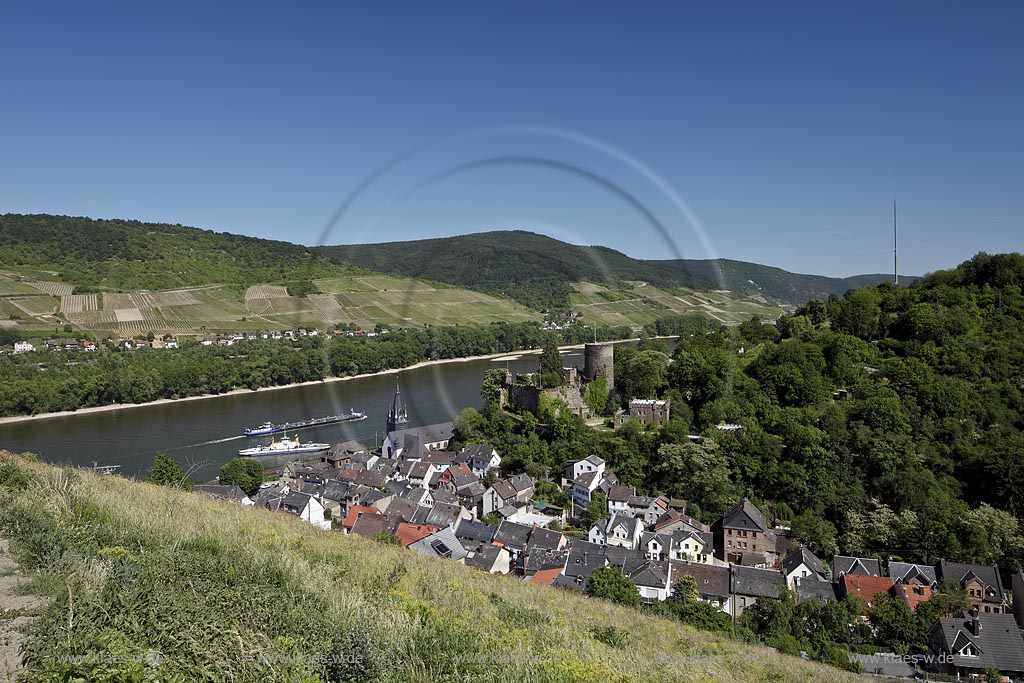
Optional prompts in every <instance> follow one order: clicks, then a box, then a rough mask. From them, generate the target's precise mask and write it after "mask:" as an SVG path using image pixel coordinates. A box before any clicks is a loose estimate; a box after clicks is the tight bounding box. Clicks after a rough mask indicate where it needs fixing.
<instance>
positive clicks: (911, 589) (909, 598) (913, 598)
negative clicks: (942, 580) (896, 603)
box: [893, 583, 933, 612]
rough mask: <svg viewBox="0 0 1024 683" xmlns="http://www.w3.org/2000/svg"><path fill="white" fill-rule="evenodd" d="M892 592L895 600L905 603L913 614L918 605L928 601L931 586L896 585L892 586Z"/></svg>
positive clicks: (930, 594) (930, 595)
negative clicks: (894, 594)
mask: <svg viewBox="0 0 1024 683" xmlns="http://www.w3.org/2000/svg"><path fill="white" fill-rule="evenodd" d="M893 592H895V593H896V597H897V598H899V599H900V600H902V601H903V602H905V603H907V605H909V606H910V609H911V611H914V612H916V611H917V606H918V605H920V604H921V603H922V602H926V601H927V600H930V599H931V597H932V595H933V593H932V587H931V586H921V585H917V584H905V583H897V584H896V585H895V586H893Z"/></svg>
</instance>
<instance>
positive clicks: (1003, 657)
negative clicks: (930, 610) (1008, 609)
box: [932, 613, 1024, 673]
mask: <svg viewBox="0 0 1024 683" xmlns="http://www.w3.org/2000/svg"><path fill="white" fill-rule="evenodd" d="M978 620H979V622H980V623H981V633H979V634H977V635H975V634H974V632H973V631H972V629H971V619H970V616H968V617H966V618H964V617H959V618H943V619H939V620H938V621H937V622H936V624H935V625H934V626H932V629H933V631H934V630H937V631H939V632H940V633H938V634H937V635H941V638H942V641H944V645H943V648H942V649H943V652H944V653H947V654H952V655H953V664H954V665H955V666H958V667H968V668H971V669H985V668H989V667H991V668H993V669H999V670H1000V671H1005V672H1019V673H1024V640H1022V639H1021V635H1020V631H1019V630H1017V622H1016V621H1015V620H1014V618H1013V615H1012V614H988V613H982V614H979V615H978ZM968 643H970V644H972V645H973V646H974V648H975V649H976V650H977V652H978V655H977V656H976V657H964V656H961V655H960V654H959V653H960V651H961V650H962V649H963V648H964V646H966V645H967V644H968Z"/></svg>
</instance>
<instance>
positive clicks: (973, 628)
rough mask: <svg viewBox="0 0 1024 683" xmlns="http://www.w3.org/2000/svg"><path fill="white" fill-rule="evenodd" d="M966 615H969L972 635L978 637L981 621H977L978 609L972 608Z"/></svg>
mask: <svg viewBox="0 0 1024 683" xmlns="http://www.w3.org/2000/svg"><path fill="white" fill-rule="evenodd" d="M968 614H970V616H971V633H973V634H974V636H975V637H977V636H980V635H981V621H980V620H979V619H978V608H977V607H972V608H971V611H970V612H968Z"/></svg>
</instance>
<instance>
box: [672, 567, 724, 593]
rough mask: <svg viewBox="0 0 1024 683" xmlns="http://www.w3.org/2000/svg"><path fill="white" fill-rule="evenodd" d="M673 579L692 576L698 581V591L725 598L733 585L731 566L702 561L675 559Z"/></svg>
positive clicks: (677, 579)
mask: <svg viewBox="0 0 1024 683" xmlns="http://www.w3.org/2000/svg"><path fill="white" fill-rule="evenodd" d="M671 566H672V580H673V581H676V582H678V581H679V579H680V578H681V577H683V576H692V577H693V579H694V581H696V582H697V592H698V593H699V594H700V595H702V596H707V597H710V598H717V599H720V600H725V599H727V598H728V597H729V594H730V592H731V586H730V582H729V568H728V567H718V566H715V565H713V564H702V563H700V562H678V561H675V560H673V561H672V562H671Z"/></svg>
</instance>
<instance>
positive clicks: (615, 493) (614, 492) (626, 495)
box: [608, 486, 636, 503]
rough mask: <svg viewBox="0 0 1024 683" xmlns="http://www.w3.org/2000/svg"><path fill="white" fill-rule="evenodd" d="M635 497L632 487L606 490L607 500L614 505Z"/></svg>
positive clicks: (617, 487)
mask: <svg viewBox="0 0 1024 683" xmlns="http://www.w3.org/2000/svg"><path fill="white" fill-rule="evenodd" d="M635 495H636V489H635V488H633V487H632V486H613V487H611V488H610V489H609V490H608V500H609V502H614V503H625V502H626V501H628V500H629V499H630V498H632V497H633V496H635Z"/></svg>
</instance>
